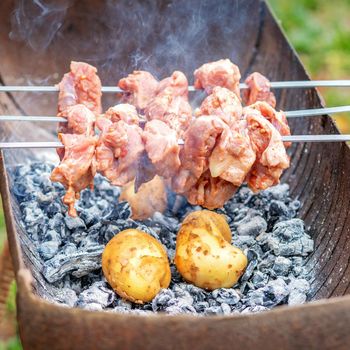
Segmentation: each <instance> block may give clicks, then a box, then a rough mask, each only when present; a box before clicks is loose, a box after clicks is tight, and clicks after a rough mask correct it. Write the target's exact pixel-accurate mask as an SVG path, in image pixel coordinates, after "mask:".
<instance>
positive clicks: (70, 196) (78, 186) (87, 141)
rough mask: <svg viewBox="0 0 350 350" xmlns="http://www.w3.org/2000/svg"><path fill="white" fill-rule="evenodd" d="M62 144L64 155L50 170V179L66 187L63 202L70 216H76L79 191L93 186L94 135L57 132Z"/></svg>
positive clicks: (94, 172) (94, 167)
mask: <svg viewBox="0 0 350 350" xmlns="http://www.w3.org/2000/svg"><path fill="white" fill-rule="evenodd" d="M59 139H60V141H61V142H62V143H63V145H64V157H63V159H62V161H61V163H60V164H59V165H58V166H57V167H56V168H55V169H54V170H53V171H52V174H51V181H54V182H60V183H61V184H62V185H63V186H64V187H65V189H66V194H65V195H64V197H63V203H64V204H66V205H67V206H68V208H69V210H68V213H69V215H70V216H73V217H75V216H77V211H76V209H75V207H74V204H75V201H76V200H77V199H79V197H80V191H82V190H83V189H85V188H87V187H90V188H91V189H92V188H93V183H94V176H95V174H96V166H95V147H96V142H97V140H96V137H95V136H86V135H73V134H59Z"/></svg>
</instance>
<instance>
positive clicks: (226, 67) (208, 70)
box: [194, 59, 241, 98]
mask: <svg viewBox="0 0 350 350" xmlns="http://www.w3.org/2000/svg"><path fill="white" fill-rule="evenodd" d="M194 78H195V81H194V87H195V88H196V89H204V90H205V91H206V92H207V93H208V94H210V93H211V92H212V90H213V88H215V87H216V86H221V87H225V88H227V89H229V90H231V91H232V92H234V93H235V94H236V95H237V96H238V97H239V98H240V90H239V80H240V79H241V73H240V71H239V68H238V67H237V66H236V65H235V64H233V63H232V62H231V61H230V60H229V59H222V60H218V61H215V62H209V63H205V64H203V65H202V66H201V67H199V68H198V69H196V70H195V71H194Z"/></svg>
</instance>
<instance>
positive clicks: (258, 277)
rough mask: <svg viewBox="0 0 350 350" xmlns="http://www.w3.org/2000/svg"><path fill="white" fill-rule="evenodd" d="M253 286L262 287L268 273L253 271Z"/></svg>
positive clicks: (265, 282) (267, 279) (267, 278)
mask: <svg viewBox="0 0 350 350" xmlns="http://www.w3.org/2000/svg"><path fill="white" fill-rule="evenodd" d="M251 280H252V283H253V285H254V288H262V287H264V286H265V285H266V284H267V282H268V281H269V275H267V274H265V273H262V272H261V271H256V272H254V275H253V278H252V279H251Z"/></svg>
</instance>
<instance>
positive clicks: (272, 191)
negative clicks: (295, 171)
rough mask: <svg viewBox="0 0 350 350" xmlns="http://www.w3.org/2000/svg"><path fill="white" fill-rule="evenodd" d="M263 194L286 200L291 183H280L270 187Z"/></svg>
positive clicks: (271, 197) (270, 197)
mask: <svg viewBox="0 0 350 350" xmlns="http://www.w3.org/2000/svg"><path fill="white" fill-rule="evenodd" d="M262 195H263V196H265V197H268V198H269V199H276V200H279V201H282V202H285V201H286V200H287V199H288V196H289V185H288V184H280V185H277V186H273V187H270V188H268V189H267V190H265V191H263V192H262Z"/></svg>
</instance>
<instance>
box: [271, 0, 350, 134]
mask: <svg viewBox="0 0 350 350" xmlns="http://www.w3.org/2000/svg"><path fill="white" fill-rule="evenodd" d="M269 3H270V5H271V7H272V8H273V10H274V12H275V14H276V16H277V17H278V19H279V20H280V23H281V25H282V27H283V28H284V30H285V32H286V33H287V36H288V38H289V40H290V41H291V43H292V44H293V45H294V47H295V48H296V50H297V52H298V53H299V55H300V57H301V59H302V61H303V63H304V64H305V66H306V68H307V70H308V71H309V73H310V74H311V76H312V78H313V79H349V78H350V59H349V57H350V21H349V16H348V14H349V13H350V0H333V1H329V0H296V1H291V0H269ZM349 92H350V90H349V89H344V88H329V89H321V93H322V95H323V97H324V98H325V101H326V104H327V105H328V106H337V105H346V104H349V103H350V99H349ZM335 117H336V121H337V124H338V126H339V128H340V129H341V130H342V131H343V132H344V133H348V132H350V113H348V114H341V115H338V116H335Z"/></svg>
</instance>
